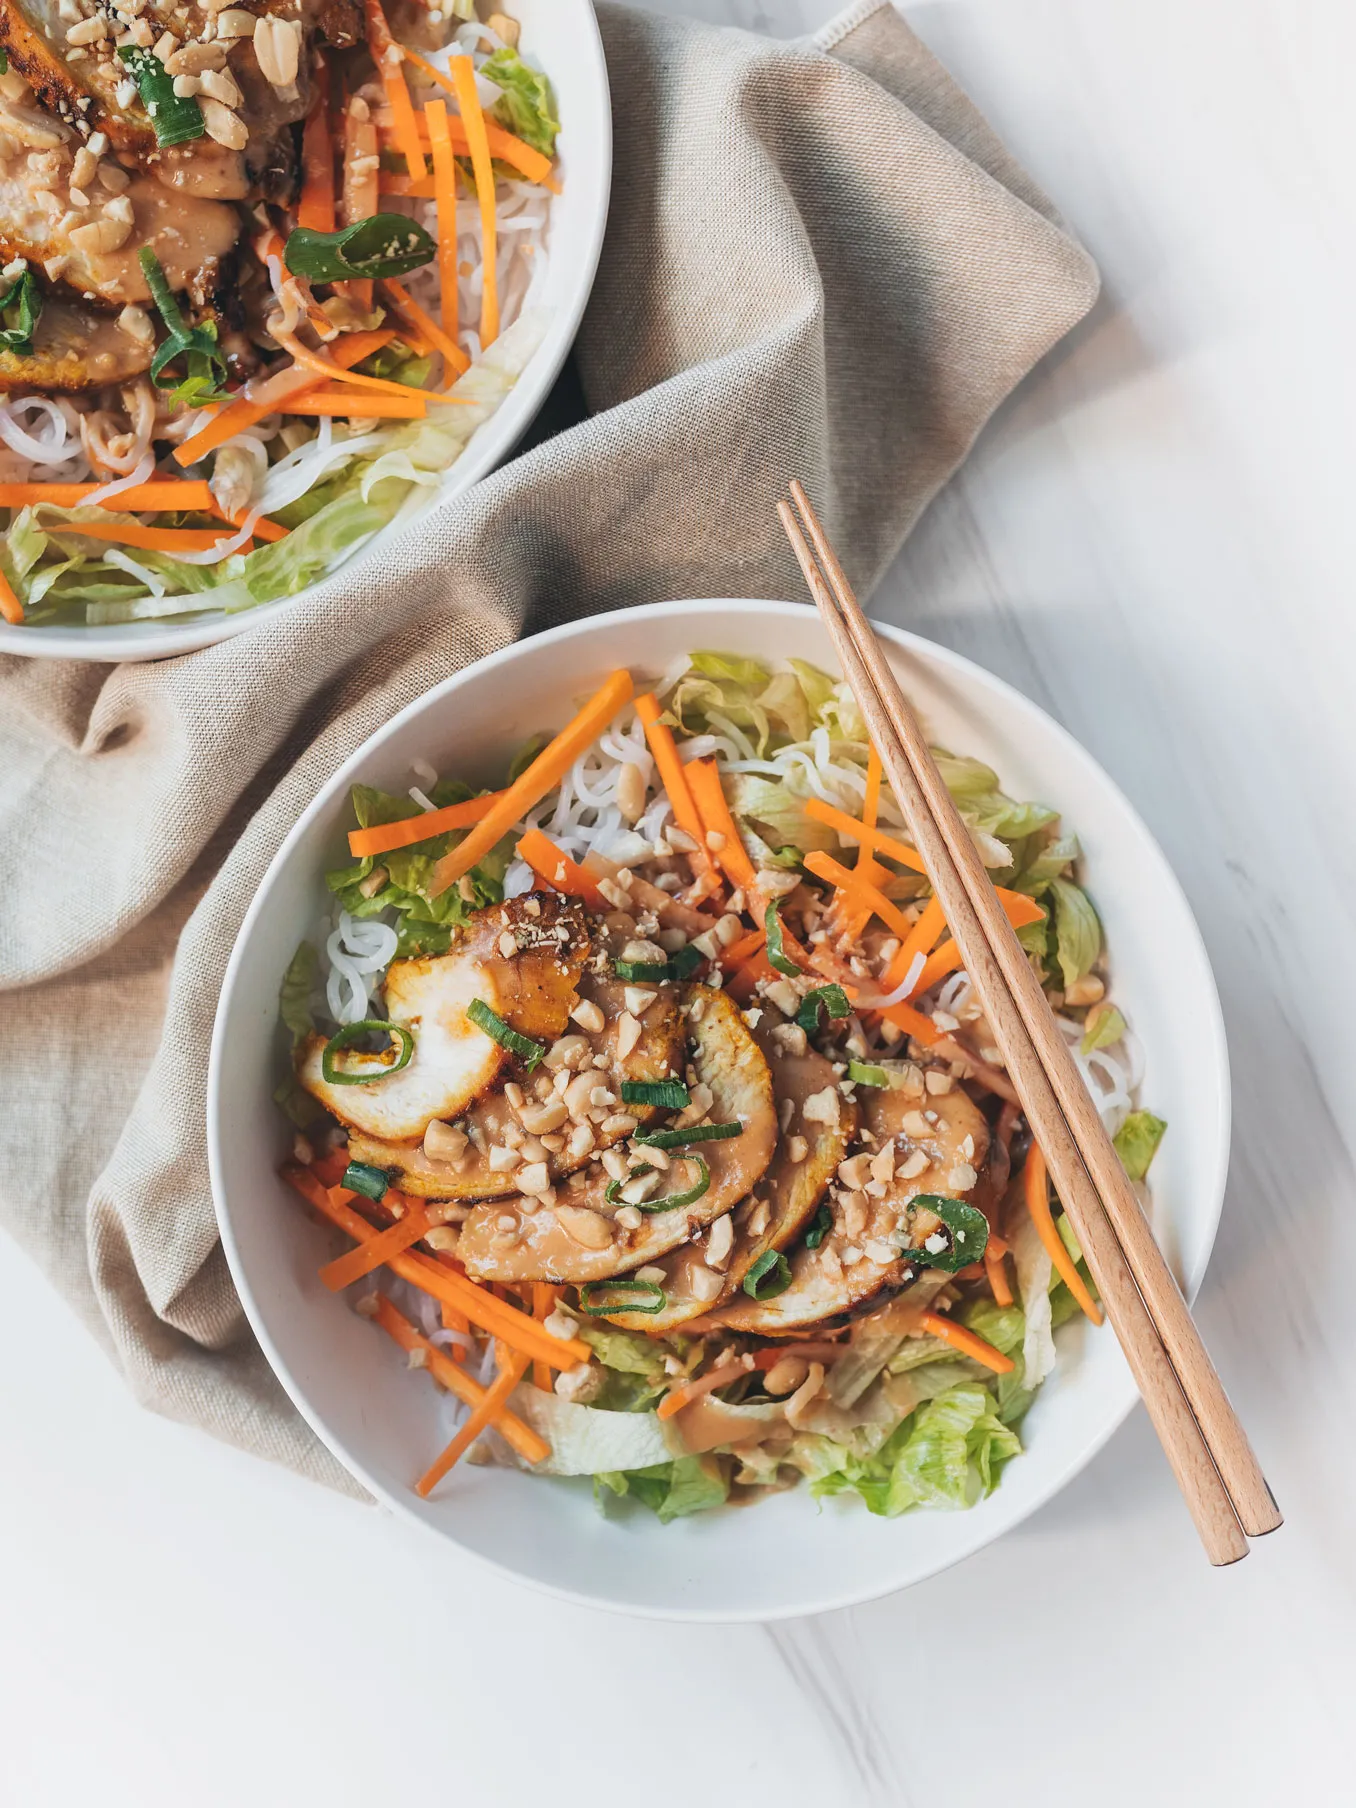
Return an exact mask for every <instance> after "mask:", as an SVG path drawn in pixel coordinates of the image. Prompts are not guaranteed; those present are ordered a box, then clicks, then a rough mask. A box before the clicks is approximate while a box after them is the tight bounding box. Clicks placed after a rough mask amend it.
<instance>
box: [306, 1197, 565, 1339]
mask: <svg viewBox="0 0 1356 1808" xmlns="http://www.w3.org/2000/svg"><path fill="white" fill-rule="evenodd" d="M279 1172H280V1173H281V1175H282V1178H283V1179H284V1180H285V1181H286V1182H287V1183H288V1185H289V1186H291V1187H293V1188H295V1190H296V1191H297V1192H298V1193H300V1194H301V1196H302V1198H303V1199H305V1200H307V1201H308V1202H309V1203H310V1204H311V1205H313V1206H314V1207H315V1209H316V1210H317V1211H318V1212H319V1213H320V1214H321V1215H322V1217H325V1218H328V1219H329V1221H330V1223H331V1224H336V1225H338V1227H339V1229H340V1230H342V1231H343V1232H344V1233H345V1234H346V1235H347V1236H350V1237H352V1239H353V1241H354V1242H355V1243H370V1242H371V1241H372V1239H373V1238H374V1237H378V1236H380V1235H381V1232H380V1231H377V1230H374V1229H373V1228H372V1226H371V1225H370V1224H369V1223H368V1222H367V1220H366V1218H364V1217H363V1216H362V1215H361V1214H360V1213H358V1212H355V1211H354V1210H353V1207H352V1206H351V1204H350V1203H349V1201H350V1200H351V1199H352V1198H353V1197H354V1195H353V1194H352V1193H350V1192H348V1191H347V1189H346V1188H344V1187H327V1186H325V1185H324V1184H323V1183H322V1182H321V1181H320V1180H319V1179H317V1178H316V1176H315V1175H314V1174H313V1173H312V1172H311V1171H310V1170H309V1169H308V1168H303V1167H301V1166H300V1165H299V1164H298V1163H297V1162H291V1161H289V1162H284V1163H283V1165H282V1167H281V1169H280V1170H279ZM386 1266H387V1267H388V1268H389V1269H390V1270H391V1272H392V1273H393V1274H398V1275H399V1276H400V1278H401V1280H403V1281H409V1282H410V1284H411V1285H412V1286H414V1287H418V1288H419V1289H420V1290H421V1292H424V1293H428V1294H431V1295H432V1296H433V1298H434V1299H436V1300H445V1301H446V1302H447V1303H448V1304H449V1305H452V1306H455V1307H456V1308H457V1309H458V1311H460V1312H464V1313H465V1315H466V1317H467V1318H469V1319H470V1321H471V1323H472V1324H475V1325H479V1326H480V1328H481V1329H482V1330H483V1331H489V1332H490V1333H491V1334H492V1335H493V1336H495V1337H500V1338H502V1339H503V1340H504V1342H505V1343H508V1344H512V1345H513V1347H514V1348H515V1349H520V1350H523V1351H524V1352H525V1353H526V1354H527V1355H528V1356H529V1357H540V1358H541V1360H542V1361H543V1362H547V1363H549V1364H550V1366H551V1367H552V1368H554V1369H570V1368H574V1366H575V1365H576V1364H577V1363H580V1362H587V1361H588V1360H589V1355H590V1351H589V1347H588V1345H587V1344H585V1343H581V1342H580V1341H579V1340H578V1339H577V1338H555V1337H552V1336H550V1335H549V1334H548V1333H547V1332H545V1331H543V1330H542V1328H541V1326H540V1325H538V1324H536V1323H534V1322H533V1320H532V1319H530V1318H529V1317H528V1316H527V1315H526V1313H523V1312H519V1311H517V1310H516V1309H515V1308H514V1307H512V1306H506V1305H504V1304H503V1302H502V1301H500V1300H497V1299H496V1298H495V1297H494V1295H493V1294H492V1293H490V1292H488V1291H487V1290H486V1289H485V1288H483V1287H478V1286H477V1285H476V1283H475V1282H474V1281H471V1280H468V1279H467V1278H466V1276H465V1275H463V1274H460V1273H458V1272H457V1271H456V1270H455V1269H453V1268H449V1267H445V1266H444V1265H443V1264H442V1263H441V1262H437V1261H435V1260H434V1259H433V1258H432V1257H431V1256H423V1255H416V1254H415V1253H414V1252H413V1251H406V1252H405V1253H404V1254H403V1255H396V1256H392V1257H390V1258H389V1260H388V1261H387V1263H386Z"/></svg>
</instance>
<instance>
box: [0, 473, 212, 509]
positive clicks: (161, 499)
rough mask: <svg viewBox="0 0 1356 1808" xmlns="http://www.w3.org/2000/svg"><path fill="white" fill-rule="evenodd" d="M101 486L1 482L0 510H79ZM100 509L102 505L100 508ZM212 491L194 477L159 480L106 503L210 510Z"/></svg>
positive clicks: (123, 506)
mask: <svg viewBox="0 0 1356 1808" xmlns="http://www.w3.org/2000/svg"><path fill="white" fill-rule="evenodd" d="M102 487H103V486H102V485H101V484H97V483H0V508H29V507H31V506H32V505H33V504H35V503H39V502H53V503H55V504H56V505H57V507H58V508H78V507H79V505H80V504H81V503H82V502H84V501H85V500H86V499H87V498H88V497H90V496H92V495H93V494H94V492H95V491H96V490H97V489H101V488H102ZM96 506H98V505H96ZM211 506H212V492H211V490H210V489H209V488H208V486H207V484H206V483H203V482H200V481H199V480H198V479H197V478H194V477H159V478H155V479H153V481H152V482H150V483H138V484H134V485H133V487H132V488H131V489H130V490H119V491H118V493H117V495H116V496H110V497H109V498H108V500H107V501H106V502H105V503H104V504H103V507H105V508H111V509H148V510H155V509H210V508H211Z"/></svg>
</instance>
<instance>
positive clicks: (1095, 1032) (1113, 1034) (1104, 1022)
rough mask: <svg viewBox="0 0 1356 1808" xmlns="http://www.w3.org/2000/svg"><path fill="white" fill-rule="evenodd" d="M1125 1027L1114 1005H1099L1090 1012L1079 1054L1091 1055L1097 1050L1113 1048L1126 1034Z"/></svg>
mask: <svg viewBox="0 0 1356 1808" xmlns="http://www.w3.org/2000/svg"><path fill="white" fill-rule="evenodd" d="M1125 1027H1126V1026H1125V1019H1124V1017H1122V1016H1121V1014H1120V1012H1119V1011H1118V1010H1117V1009H1116V1007H1115V1005H1114V1004H1104V1005H1098V1006H1097V1007H1096V1008H1095V1009H1094V1010H1091V1011H1089V1012H1088V1016H1087V1021H1086V1023H1085V1024H1084V1025H1083V1040H1082V1041H1081V1042H1080V1043H1079V1045H1078V1050H1079V1053H1080V1054H1084V1055H1090V1054H1092V1053H1093V1052H1094V1051H1095V1050H1096V1049H1099V1048H1111V1047H1113V1046H1114V1045H1115V1044H1116V1043H1117V1042H1119V1041H1120V1039H1121V1037H1122V1036H1123V1035H1124V1034H1125Z"/></svg>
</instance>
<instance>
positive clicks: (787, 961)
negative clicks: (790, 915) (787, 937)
mask: <svg viewBox="0 0 1356 1808" xmlns="http://www.w3.org/2000/svg"><path fill="white" fill-rule="evenodd" d="M763 927H764V928H765V929H766V930H767V958H768V962H769V964H770V965H772V966H774V967H775V968H776V969H777V971H778V972H779V973H784V974H785V975H786V977H787V978H788V979H799V978H800V968H799V967H798V966H797V965H796V963H795V962H794V961H793V960H792V959H791V956H790V955H789V954H788V953H787V952H786V943H785V941H784V939H783V936H782V913H781V905H780V903H779V901H778V900H777V899H776V898H772V899H770V900H769V902H768V907H767V909H766V911H765V912H764V913H763Z"/></svg>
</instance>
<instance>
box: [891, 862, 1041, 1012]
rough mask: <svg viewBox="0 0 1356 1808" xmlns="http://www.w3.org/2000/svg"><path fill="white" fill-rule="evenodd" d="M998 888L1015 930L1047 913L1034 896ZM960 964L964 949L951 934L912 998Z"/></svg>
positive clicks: (925, 970) (930, 961)
mask: <svg viewBox="0 0 1356 1808" xmlns="http://www.w3.org/2000/svg"><path fill="white" fill-rule="evenodd" d="M996 889H997V891H998V901H999V903H1000V904H1001V905H1002V906H1003V915H1004V916H1005V917H1006V918H1007V919H1008V921H1009V923H1011V924H1012V926H1013V928H1014V929H1020V928H1022V927H1023V925H1024V924H1026V923H1039V922H1040V920H1041V918H1042V917H1043V916H1044V915H1045V911H1044V909H1043V908H1042V907H1041V906H1040V905H1039V904H1038V903H1037V902H1036V900H1035V899H1034V898H1028V897H1026V896H1025V895H1024V894H1023V893H1022V892H1019V891H1006V890H1004V889H1003V888H1002V887H1001V886H1000V887H997V888H996ZM960 965H961V951H960V949H959V948H958V947H957V946H956V944H955V942H954V941H952V939H951V938H950V937H949V936H948V937H947V939H946V941H944V942H940V943H938V945H937V947H936V948H935V949H934V950H933V952H932V953H931V954H930V955H929V956H928V958H927V962H926V964H925V965H924V967H923V971H922V972H921V973H920V974H919V975H918V984H917V985H916V986H915V987H914V989H913V991H912V992H910V994H909V996H910V998H913V997H915V996H916V995H917V994H918V993H920V992H926V991H927V990H928V988H929V987H930V986H935V985H936V983H937V981H938V980H939V979H942V978H944V977H945V975H946V974H948V973H954V972H955V971H956V969H957V968H958V967H959V966H960ZM900 977H901V978H902V977H903V975H902V974H901V975H900Z"/></svg>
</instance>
